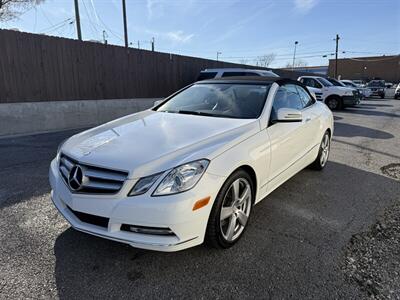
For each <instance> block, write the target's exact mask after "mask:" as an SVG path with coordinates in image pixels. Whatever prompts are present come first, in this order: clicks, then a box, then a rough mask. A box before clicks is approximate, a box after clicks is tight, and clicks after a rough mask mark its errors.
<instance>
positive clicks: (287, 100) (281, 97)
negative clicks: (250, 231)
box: [267, 84, 309, 188]
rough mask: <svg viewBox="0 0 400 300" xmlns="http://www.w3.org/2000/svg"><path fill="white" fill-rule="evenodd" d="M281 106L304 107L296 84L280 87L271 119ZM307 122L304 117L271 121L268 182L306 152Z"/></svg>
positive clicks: (269, 127)
mask: <svg viewBox="0 0 400 300" xmlns="http://www.w3.org/2000/svg"><path fill="white" fill-rule="evenodd" d="M280 108H293V109H298V110H302V109H303V108H304V104H303V101H302V100H301V98H300V95H299V93H298V91H297V88H296V86H295V85H294V84H285V85H282V86H281V87H280V88H279V89H278V91H277V93H276V95H275V98H274V102H273V104H272V109H271V117H270V120H271V119H273V118H274V117H275V116H276V113H277V111H278V109H280ZM305 124H306V121H305V119H304V118H303V120H302V121H301V122H276V123H271V122H270V124H269V126H268V128H267V133H268V135H269V138H270V145H271V146H270V147H271V148H270V149H271V163H270V170H269V176H268V182H271V181H273V180H274V179H275V178H277V177H278V176H279V175H281V174H282V173H283V172H285V170H287V169H288V168H289V167H290V166H291V165H292V164H294V163H295V162H296V161H297V160H299V159H300V158H301V157H302V156H303V155H304V154H305V153H306V149H307V146H308V143H309V141H308V140H307V138H306V134H307V132H306V129H305V128H306V126H305ZM272 185H273V186H274V185H275V184H272ZM278 185H279V184H278ZM272 188H273V187H272Z"/></svg>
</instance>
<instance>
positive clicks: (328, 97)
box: [325, 94, 342, 101]
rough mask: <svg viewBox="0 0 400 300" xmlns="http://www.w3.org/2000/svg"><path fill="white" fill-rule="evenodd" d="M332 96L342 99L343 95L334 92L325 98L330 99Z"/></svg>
mask: <svg viewBox="0 0 400 300" xmlns="http://www.w3.org/2000/svg"><path fill="white" fill-rule="evenodd" d="M331 98H339V99H340V100H342V97H341V96H339V95H338V94H332V95H329V96H327V97H326V98H325V101H326V100H328V99H331Z"/></svg>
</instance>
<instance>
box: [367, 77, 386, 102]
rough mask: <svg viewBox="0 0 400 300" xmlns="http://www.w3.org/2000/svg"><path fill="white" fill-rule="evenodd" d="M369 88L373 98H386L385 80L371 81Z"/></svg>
mask: <svg viewBox="0 0 400 300" xmlns="http://www.w3.org/2000/svg"><path fill="white" fill-rule="evenodd" d="M367 87H368V88H369V89H370V90H371V96H378V97H380V98H381V99H383V98H385V89H386V86H385V80H371V81H370V82H368V84H367Z"/></svg>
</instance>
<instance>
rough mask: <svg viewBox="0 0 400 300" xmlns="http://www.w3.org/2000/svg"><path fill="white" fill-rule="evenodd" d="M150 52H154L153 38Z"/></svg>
mask: <svg viewBox="0 0 400 300" xmlns="http://www.w3.org/2000/svg"><path fill="white" fill-rule="evenodd" d="M151 51H153V52H154V37H153V38H152V39H151Z"/></svg>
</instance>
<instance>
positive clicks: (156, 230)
mask: <svg viewBox="0 0 400 300" xmlns="http://www.w3.org/2000/svg"><path fill="white" fill-rule="evenodd" d="M121 230H122V231H130V232H134V233H140V234H152V235H175V234H174V233H173V232H172V230H171V229H169V228H162V227H147V226H139V225H129V224H122V225H121Z"/></svg>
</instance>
